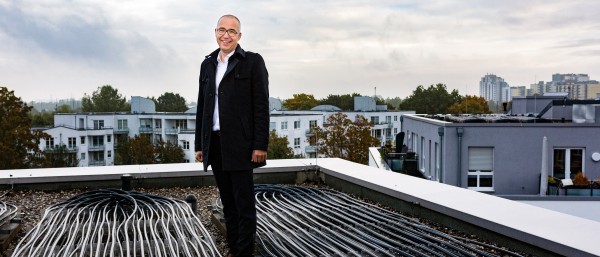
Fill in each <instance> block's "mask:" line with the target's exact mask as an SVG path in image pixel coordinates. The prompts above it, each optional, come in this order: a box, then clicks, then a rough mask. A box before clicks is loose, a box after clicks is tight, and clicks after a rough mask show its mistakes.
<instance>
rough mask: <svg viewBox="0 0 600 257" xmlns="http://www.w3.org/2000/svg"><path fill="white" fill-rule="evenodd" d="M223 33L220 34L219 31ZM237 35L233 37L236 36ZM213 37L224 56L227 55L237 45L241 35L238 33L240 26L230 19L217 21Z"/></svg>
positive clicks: (225, 18) (224, 18)
mask: <svg viewBox="0 0 600 257" xmlns="http://www.w3.org/2000/svg"><path fill="white" fill-rule="evenodd" d="M223 30H225V31H226V32H225V33H220V32H219V31H221V32H223ZM236 33H237V35H234V34H236ZM215 36H216V38H217V44H219V48H220V49H221V51H222V52H224V53H225V54H229V53H231V52H232V51H234V50H235V48H236V47H237V45H238V41H239V40H240V38H242V33H241V32H240V24H239V23H238V21H237V20H236V19H234V18H231V17H223V18H221V19H220V20H219V23H218V24H217V28H216V29H215Z"/></svg>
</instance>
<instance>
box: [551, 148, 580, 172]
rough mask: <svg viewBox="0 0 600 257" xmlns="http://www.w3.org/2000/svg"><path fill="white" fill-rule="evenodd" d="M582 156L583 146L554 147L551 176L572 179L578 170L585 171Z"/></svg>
mask: <svg viewBox="0 0 600 257" xmlns="http://www.w3.org/2000/svg"><path fill="white" fill-rule="evenodd" d="M583 156H584V149H583V148H555V149H554V159H553V165H552V171H553V174H552V176H554V177H557V178H560V179H565V178H570V179H573V178H575V175H577V173H578V172H583V173H585V170H584V168H585V167H584V166H583V163H584V162H583Z"/></svg>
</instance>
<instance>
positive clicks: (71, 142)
mask: <svg viewBox="0 0 600 257" xmlns="http://www.w3.org/2000/svg"><path fill="white" fill-rule="evenodd" d="M68 140H69V144H68V146H69V149H73V148H75V146H77V139H76V138H75V137H69V139H68Z"/></svg>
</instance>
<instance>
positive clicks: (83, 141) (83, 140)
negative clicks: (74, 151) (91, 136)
mask: <svg viewBox="0 0 600 257" xmlns="http://www.w3.org/2000/svg"><path fill="white" fill-rule="evenodd" d="M80 139H81V142H80V144H82V145H85V137H80Z"/></svg>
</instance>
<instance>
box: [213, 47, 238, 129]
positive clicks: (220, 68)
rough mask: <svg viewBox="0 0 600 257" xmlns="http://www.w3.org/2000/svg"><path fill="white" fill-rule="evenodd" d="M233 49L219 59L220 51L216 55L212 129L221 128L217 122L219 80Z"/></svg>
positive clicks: (223, 73)
mask: <svg viewBox="0 0 600 257" xmlns="http://www.w3.org/2000/svg"><path fill="white" fill-rule="evenodd" d="M234 52H235V51H231V53H229V54H228V55H226V56H225V58H223V60H221V52H219V55H218V57H217V74H216V76H215V112H214V113H213V127H212V130H213V131H219V130H221V125H220V124H219V84H221V80H223V76H224V75H225V71H227V64H228V63H229V57H231V56H232V55H233V53H234Z"/></svg>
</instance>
